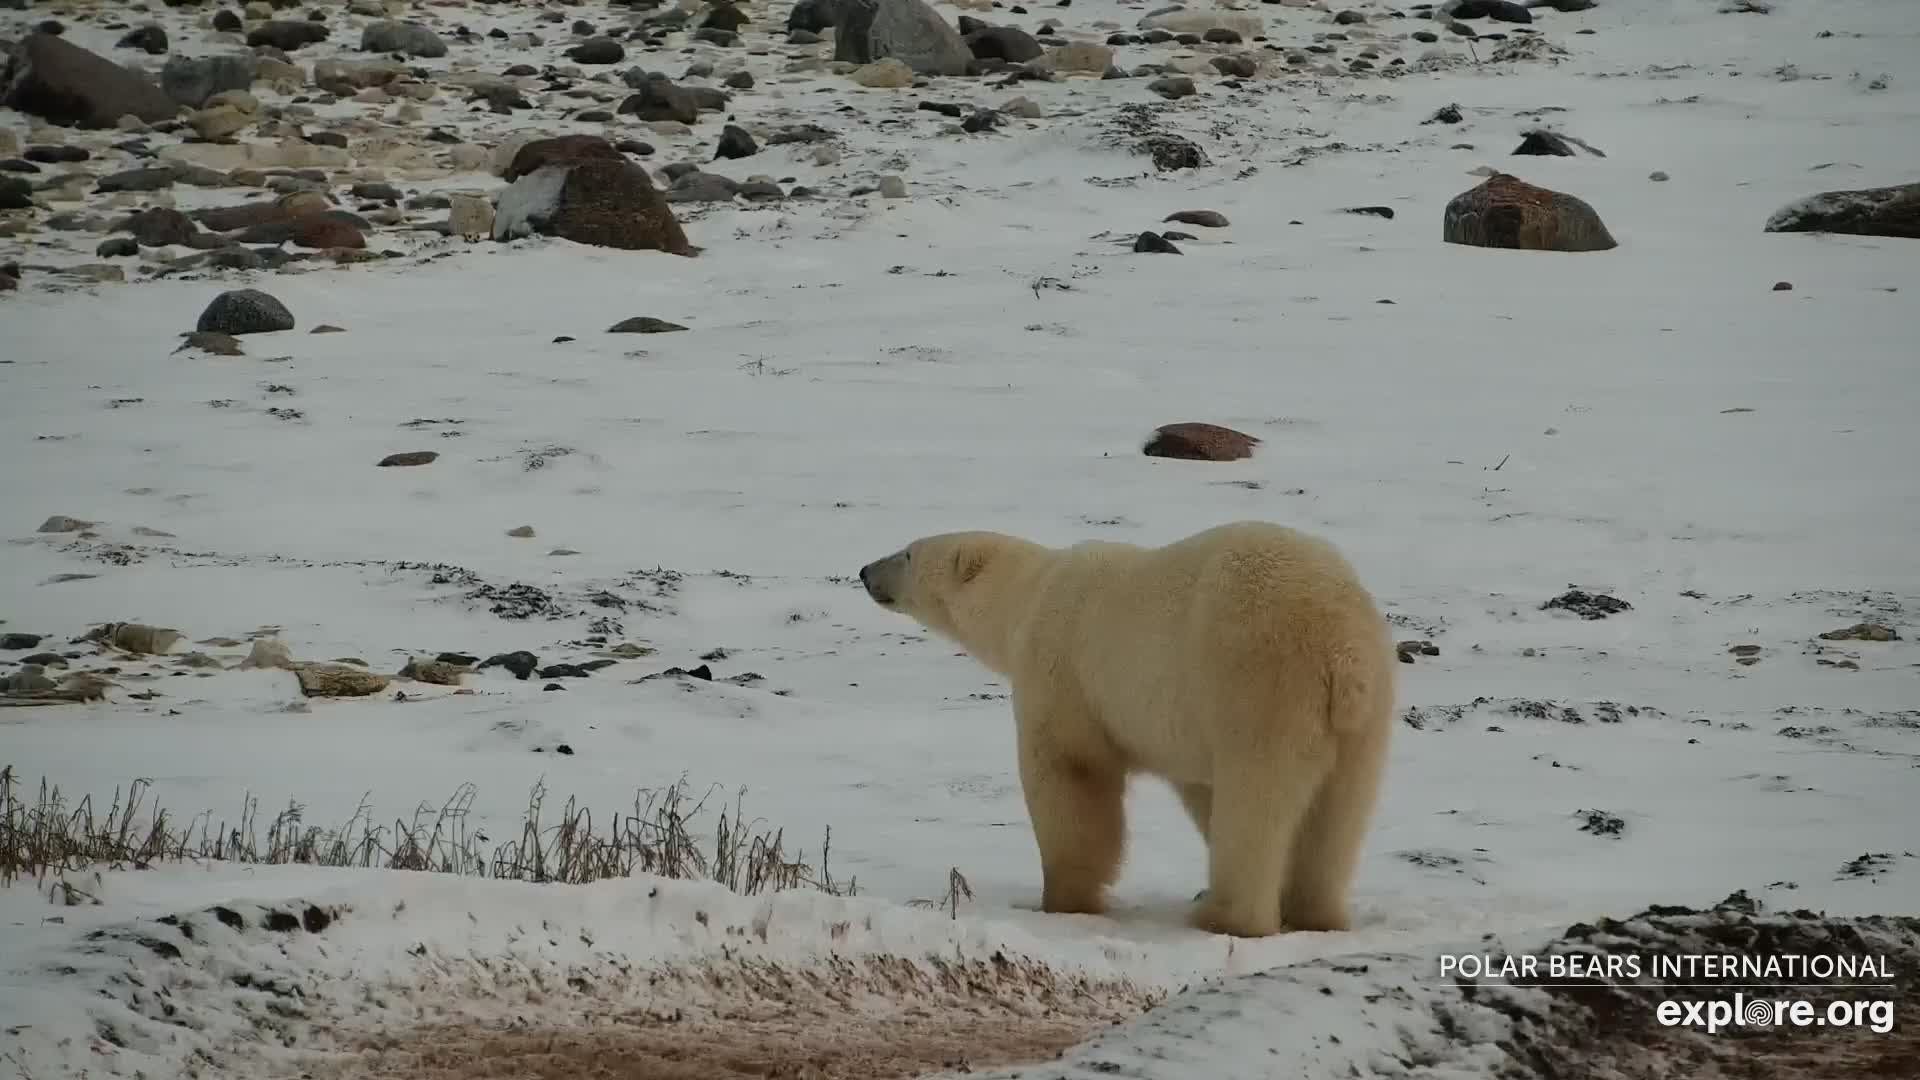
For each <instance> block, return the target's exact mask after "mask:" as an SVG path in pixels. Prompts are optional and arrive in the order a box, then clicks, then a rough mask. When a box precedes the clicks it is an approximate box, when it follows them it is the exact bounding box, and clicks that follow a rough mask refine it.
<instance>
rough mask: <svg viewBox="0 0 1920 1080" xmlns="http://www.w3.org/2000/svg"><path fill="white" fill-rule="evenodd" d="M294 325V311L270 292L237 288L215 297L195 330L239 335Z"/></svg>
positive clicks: (288, 327)
mask: <svg viewBox="0 0 1920 1080" xmlns="http://www.w3.org/2000/svg"><path fill="white" fill-rule="evenodd" d="M293 325H294V324H293V313H292V312H290V311H288V310H287V306H286V305H285V304H282V303H281V302H280V301H278V300H276V299H274V298H273V297H272V296H271V295H269V294H267V293H264V292H261V291H260V290H259V289H234V290H231V291H229V292H223V293H221V294H220V295H219V296H216V297H214V298H213V302H212V303H211V304H208V305H207V309H206V310H205V311H203V312H201V313H200V321H199V323H198V324H197V325H195V327H194V329H196V330H218V331H220V332H221V333H223V334H233V335H235V336H238V335H241V334H265V333H271V332H273V331H276V330H291V329H293Z"/></svg>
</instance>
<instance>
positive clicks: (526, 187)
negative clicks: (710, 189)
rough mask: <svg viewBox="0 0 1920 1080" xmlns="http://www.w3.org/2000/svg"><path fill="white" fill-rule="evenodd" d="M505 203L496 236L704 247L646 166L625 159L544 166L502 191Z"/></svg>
mask: <svg viewBox="0 0 1920 1080" xmlns="http://www.w3.org/2000/svg"><path fill="white" fill-rule="evenodd" d="M500 207H501V213H500V214H499V215H498V216H497V217H496V218H495V219H494V226H493V238H494V239H495V240H510V239H514V238H516V237H521V236H527V235H529V234H532V233H540V234H542V235H546V236H558V237H560V238H562V239H564V240H571V241H573V242H574V243H576V244H592V245H594V246H596V247H610V248H623V249H626V250H628V251H666V252H671V253H673V254H675V255H685V256H693V255H696V254H698V253H699V251H700V249H699V248H697V247H694V246H693V245H692V244H690V243H688V242H687V234H686V233H685V232H683V231H681V229H680V222H679V221H678V220H676V219H675V218H674V216H673V210H672V209H671V208H670V207H669V206H668V205H667V200H666V197H665V196H664V195H663V194H661V192H660V189H659V188H656V187H654V186H653V181H652V180H651V179H650V178H648V176H647V170H645V169H643V168H641V167H640V166H638V165H635V164H633V163H632V162H629V161H625V160H622V161H605V160H601V159H597V158H588V159H585V160H580V161H576V162H573V163H571V164H562V165H552V164H549V165H544V166H542V167H541V168H539V169H536V170H535V171H534V172H532V173H529V174H528V175H526V176H523V177H521V178H520V179H518V180H516V181H514V183H513V185H512V186H511V187H509V188H507V190H506V191H505V192H503V193H502V194H501V196H500ZM509 208H513V210H512V212H509Z"/></svg>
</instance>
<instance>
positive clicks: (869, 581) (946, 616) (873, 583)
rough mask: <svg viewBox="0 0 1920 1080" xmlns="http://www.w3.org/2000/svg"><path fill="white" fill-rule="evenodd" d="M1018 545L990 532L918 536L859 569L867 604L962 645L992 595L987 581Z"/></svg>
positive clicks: (1019, 544) (1013, 540)
mask: <svg viewBox="0 0 1920 1080" xmlns="http://www.w3.org/2000/svg"><path fill="white" fill-rule="evenodd" d="M1020 546H1022V542H1021V541H1020V540H1018V539H1016V538H1014V537H1011V536H1003V535H1001V534H999V533H992V532H954V533H941V534H940V535H938V536H923V537H921V538H920V539H918V540H915V541H914V542H913V543H911V544H908V545H907V546H906V547H904V548H901V549H900V550H899V551H896V552H894V553H893V554H891V555H888V556H887V557H886V558H884V559H875V560H874V561H873V562H870V563H868V564H867V565H865V566H863V567H861V568H860V583H861V584H862V585H865V586H866V588H867V595H868V596H870V597H872V598H873V602H874V603H876V604H879V605H880V606H881V607H883V608H886V609H887V610H888V611H897V612H900V613H901V614H902V615H909V616H912V617H913V619H914V620H915V621H917V622H919V623H920V624H921V625H922V626H925V627H927V628H928V629H930V630H935V631H938V632H940V633H943V634H946V635H947V636H949V637H957V638H960V639H961V640H963V641H964V640H965V639H966V638H968V637H969V636H971V635H970V634H969V633H968V628H969V627H971V626H973V625H974V624H975V621H976V620H975V618H974V617H973V616H975V615H977V614H978V613H979V609H980V608H982V607H983V606H985V605H986V604H987V603H988V602H989V600H990V598H991V594H992V591H993V590H992V589H991V588H990V587H989V585H988V582H987V579H988V578H992V577H997V576H998V575H996V574H995V573H994V572H993V571H994V569H995V567H996V566H997V565H998V564H999V563H1000V562H1002V561H1003V560H1004V559H1005V558H1006V557H1007V556H1009V555H1011V554H1012V551H1013V549H1017V548H1018V547H1020Z"/></svg>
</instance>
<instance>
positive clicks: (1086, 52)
mask: <svg viewBox="0 0 1920 1080" xmlns="http://www.w3.org/2000/svg"><path fill="white" fill-rule="evenodd" d="M1036 64H1037V65H1038V66H1039V67H1041V68H1042V69H1044V70H1047V71H1051V72H1054V73H1055V74H1059V75H1068V74H1076V73H1077V74H1085V75H1103V74H1105V73H1106V71H1107V69H1108V68H1110V67H1112V66H1113V50H1112V49H1111V48H1109V47H1107V46H1105V45H1095V44H1092V43H1091V42H1085V41H1075V42H1070V43H1068V44H1066V45H1061V46H1059V47H1057V48H1052V49H1048V50H1047V52H1046V55H1044V56H1042V57H1040V59H1039V60H1038V61H1036Z"/></svg>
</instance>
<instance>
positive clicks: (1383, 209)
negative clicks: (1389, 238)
mask: <svg viewBox="0 0 1920 1080" xmlns="http://www.w3.org/2000/svg"><path fill="white" fill-rule="evenodd" d="M1346 212H1347V213H1349V214H1368V215H1371V216H1373V217H1380V218H1386V219H1387V220H1388V221H1392V220H1393V207H1391V206H1349V207H1347V208H1346Z"/></svg>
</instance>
